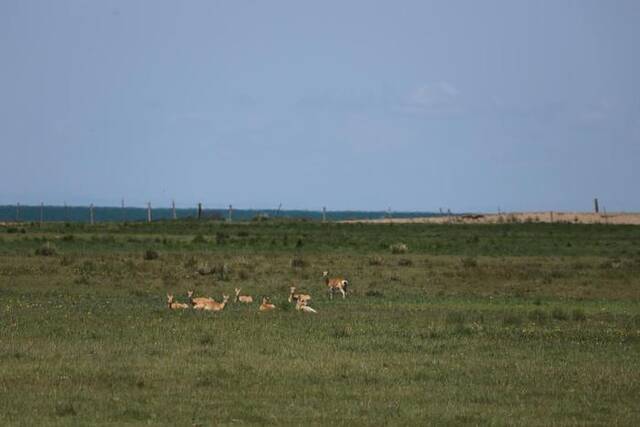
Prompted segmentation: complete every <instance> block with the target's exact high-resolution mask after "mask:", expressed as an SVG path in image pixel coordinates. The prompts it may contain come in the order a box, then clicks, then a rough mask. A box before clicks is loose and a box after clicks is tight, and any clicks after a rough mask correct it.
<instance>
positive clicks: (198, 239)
mask: <svg viewBox="0 0 640 427" xmlns="http://www.w3.org/2000/svg"><path fill="white" fill-rule="evenodd" d="M191 243H195V244H202V243H207V239H205V238H204V236H203V235H202V234H196V235H195V236H194V237H193V239H191Z"/></svg>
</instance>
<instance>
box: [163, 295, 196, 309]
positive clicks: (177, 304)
mask: <svg viewBox="0 0 640 427" xmlns="http://www.w3.org/2000/svg"><path fill="white" fill-rule="evenodd" d="M167 307H169V308H170V309H171V310H179V309H182V308H190V307H191V306H190V305H189V304H183V303H181V302H176V301H175V299H174V298H173V295H171V294H167Z"/></svg>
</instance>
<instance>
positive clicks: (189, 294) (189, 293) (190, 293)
mask: <svg viewBox="0 0 640 427" xmlns="http://www.w3.org/2000/svg"><path fill="white" fill-rule="evenodd" d="M187 297H189V303H190V304H191V305H192V306H193V308H195V307H196V305H202V304H209V303H212V302H216V300H214V299H213V298H205V297H199V298H194V297H193V291H187Z"/></svg>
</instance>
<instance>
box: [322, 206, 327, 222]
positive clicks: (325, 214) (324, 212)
mask: <svg viewBox="0 0 640 427" xmlns="http://www.w3.org/2000/svg"><path fill="white" fill-rule="evenodd" d="M322 222H327V207H326V206H323V207H322Z"/></svg>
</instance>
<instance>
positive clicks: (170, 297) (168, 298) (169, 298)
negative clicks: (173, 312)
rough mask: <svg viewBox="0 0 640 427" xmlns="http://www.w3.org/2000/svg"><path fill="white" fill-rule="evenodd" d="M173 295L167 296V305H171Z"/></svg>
mask: <svg viewBox="0 0 640 427" xmlns="http://www.w3.org/2000/svg"><path fill="white" fill-rule="evenodd" d="M173 301H174V299H173V295H171V294H167V304H173Z"/></svg>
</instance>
